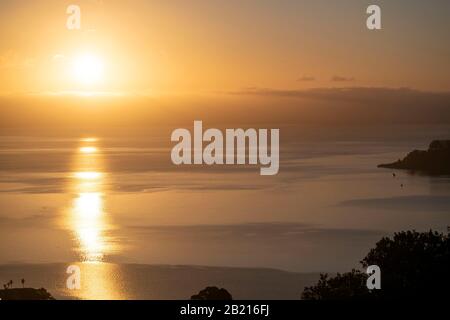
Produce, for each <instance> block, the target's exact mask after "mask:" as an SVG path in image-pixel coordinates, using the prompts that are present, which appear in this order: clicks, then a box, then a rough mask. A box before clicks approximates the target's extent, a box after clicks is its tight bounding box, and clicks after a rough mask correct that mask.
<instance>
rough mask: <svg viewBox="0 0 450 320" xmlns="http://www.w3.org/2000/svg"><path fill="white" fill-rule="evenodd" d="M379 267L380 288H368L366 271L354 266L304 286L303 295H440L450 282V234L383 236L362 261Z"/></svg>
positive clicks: (313, 297) (321, 297) (326, 297)
mask: <svg viewBox="0 0 450 320" xmlns="http://www.w3.org/2000/svg"><path fill="white" fill-rule="evenodd" d="M361 264H362V266H363V267H364V268H367V267H368V266H370V265H377V266H379V267H380V269H381V290H368V289H367V286H366V280H367V277H368V276H367V275H366V274H365V273H362V272H360V271H357V270H352V271H351V272H348V273H344V274H337V276H336V277H333V278H328V275H327V274H321V276H320V280H319V282H318V283H317V284H316V285H315V286H312V287H306V288H305V290H304V291H303V294H302V299H307V300H330V299H368V298H382V299H396V298H412V297H414V298H427V299H430V298H438V297H439V298H442V297H444V296H446V295H447V293H448V288H449V286H450V237H449V236H448V235H447V236H445V235H443V234H440V233H438V232H433V231H429V232H422V233H420V232H416V231H403V232H398V233H395V234H394V237H393V239H390V238H388V237H384V238H382V239H381V240H380V241H378V242H377V244H376V246H375V248H373V249H371V250H370V251H369V253H368V254H367V256H366V257H365V258H364V259H363V260H362V261H361Z"/></svg>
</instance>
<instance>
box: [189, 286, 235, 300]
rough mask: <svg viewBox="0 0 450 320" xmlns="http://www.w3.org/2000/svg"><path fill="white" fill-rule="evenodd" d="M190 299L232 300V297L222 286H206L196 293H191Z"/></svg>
mask: <svg viewBox="0 0 450 320" xmlns="http://www.w3.org/2000/svg"><path fill="white" fill-rule="evenodd" d="M191 300H233V297H232V296H231V294H230V293H229V292H228V291H227V290H225V289H224V288H221V289H219V288H217V287H206V288H205V289H203V290H202V291H200V292H199V293H198V294H196V295H193V296H192V297H191Z"/></svg>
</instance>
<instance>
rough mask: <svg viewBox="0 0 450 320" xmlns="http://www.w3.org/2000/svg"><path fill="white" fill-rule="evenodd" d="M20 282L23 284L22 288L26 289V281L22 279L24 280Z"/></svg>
mask: <svg viewBox="0 0 450 320" xmlns="http://www.w3.org/2000/svg"><path fill="white" fill-rule="evenodd" d="M20 282H22V288H25V279H24V278H22V280H20Z"/></svg>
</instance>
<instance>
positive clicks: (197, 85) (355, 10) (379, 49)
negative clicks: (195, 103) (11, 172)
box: [0, 0, 450, 95]
mask: <svg viewBox="0 0 450 320" xmlns="http://www.w3.org/2000/svg"><path fill="white" fill-rule="evenodd" d="M366 2H367V3H366ZM372 2H373V1H372ZM376 2H377V3H379V4H380V5H381V7H382V18H383V30H381V31H369V30H367V29H366V27H365V19H366V14H365V9H366V7H367V5H368V4H369V2H368V1H346V2H345V4H341V3H337V2H336V3H334V2H333V3H329V1H276V2H275V1H266V0H264V1H246V2H245V3H241V4H236V3H234V2H233V3H231V2H225V1H193V2H189V4H188V3H187V2H186V1H178V2H174V1H170V3H168V2H166V1H160V2H158V3H156V2H154V1H152V2H151V3H150V2H149V1H95V0H89V1H77V2H74V3H77V4H79V5H80V6H81V9H82V30H81V31H69V30H67V29H66V27H65V23H66V18H67V14H66V13H65V10H66V8H67V5H68V4H70V3H71V2H70V1H56V0H47V1H41V0H38V1H32V2H31V1H24V0H15V1H12V0H6V1H2V4H1V6H2V8H1V11H0V38H1V39H2V41H1V42H0V93H2V94H10V93H17V94H23V93H35V94H46V93H62V92H72V91H80V90H83V91H84V90H89V91H101V92H105V93H114V94H132V95H133V94H145V95H158V94H178V93H189V94H197V93H214V92H224V91H230V90H241V89H242V88H248V87H258V88H276V89H306V88H315V87H353V86H371V87H372V86H376V87H411V88H416V89H420V90H429V91H447V90H450V72H449V70H450V62H449V59H448V57H449V53H450V44H449V42H448V30H450V22H449V20H448V12H449V8H450V5H449V3H448V2H446V1H439V0H436V1H431V2H427V3H426V4H425V3H424V2H423V1H395V3H392V1H376ZM431 3H433V5H432V4H431ZM86 52H87V53H89V54H94V55H95V56H96V57H98V58H99V59H100V60H101V61H102V63H103V65H104V72H103V76H102V81H100V82H98V83H95V84H91V85H85V84H80V83H77V82H76V81H75V79H74V77H73V75H72V74H71V73H70V70H69V69H70V65H71V63H72V61H73V60H74V59H76V58H77V57H78V56H80V55H81V54H84V53H86Z"/></svg>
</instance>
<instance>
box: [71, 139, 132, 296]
mask: <svg viewBox="0 0 450 320" xmlns="http://www.w3.org/2000/svg"><path fill="white" fill-rule="evenodd" d="M97 142H98V140H97V139H96V138H84V139H80V146H79V147H78V148H77V152H76V155H75V156H74V163H73V169H74V170H73V173H72V174H71V190H73V192H74V193H75V197H74V199H73V202H72V205H71V207H70V212H69V215H68V225H69V229H70V230H71V231H72V232H73V234H74V237H75V240H76V243H77V244H76V248H75V250H76V252H77V253H78V256H79V262H81V264H79V263H77V264H79V265H80V267H81V269H82V279H83V278H84V280H83V281H82V288H81V290H80V291H78V292H72V293H71V294H75V295H76V296H78V297H79V298H82V299H119V298H123V296H122V293H121V292H120V291H121V290H117V288H119V287H120V283H117V282H116V281H115V280H114V279H115V278H116V276H115V275H114V273H115V271H114V270H115V269H114V268H113V266H112V265H111V264H109V263H105V257H106V256H107V255H108V254H111V253H112V252H117V250H118V249H117V245H113V241H112V240H111V236H110V235H109V234H108V233H110V230H111V228H112V227H111V224H110V221H109V219H108V215H107V214H106V212H105V205H104V201H105V194H106V192H107V190H106V187H105V186H106V181H105V180H106V174H105V167H104V166H103V159H102V154H101V150H100V148H99V147H98V146H97V145H96V144H97ZM111 273H113V274H111Z"/></svg>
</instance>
